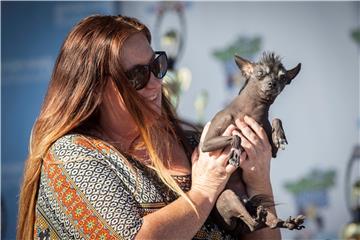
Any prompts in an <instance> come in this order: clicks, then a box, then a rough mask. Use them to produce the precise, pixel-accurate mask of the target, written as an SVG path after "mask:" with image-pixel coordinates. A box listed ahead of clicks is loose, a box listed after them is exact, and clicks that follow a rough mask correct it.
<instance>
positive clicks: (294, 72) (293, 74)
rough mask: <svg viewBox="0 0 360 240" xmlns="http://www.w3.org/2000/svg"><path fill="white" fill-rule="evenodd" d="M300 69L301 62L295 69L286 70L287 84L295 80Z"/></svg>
mask: <svg viewBox="0 0 360 240" xmlns="http://www.w3.org/2000/svg"><path fill="white" fill-rule="evenodd" d="M300 69H301V63H299V64H298V65H297V66H296V67H294V68H293V69H291V70H289V71H286V80H287V84H290V83H291V80H293V79H294V78H295V77H296V75H298V73H299V72H300Z"/></svg>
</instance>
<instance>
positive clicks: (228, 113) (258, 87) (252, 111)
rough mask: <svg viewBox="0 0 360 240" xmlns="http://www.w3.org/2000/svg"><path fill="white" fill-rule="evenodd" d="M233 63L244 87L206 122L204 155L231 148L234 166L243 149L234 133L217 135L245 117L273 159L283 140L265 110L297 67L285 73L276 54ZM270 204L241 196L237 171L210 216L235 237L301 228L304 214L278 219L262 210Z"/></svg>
mask: <svg viewBox="0 0 360 240" xmlns="http://www.w3.org/2000/svg"><path fill="white" fill-rule="evenodd" d="M235 62H236V64H237V66H238V67H239V68H240V71H241V73H242V76H243V77H244V78H245V83H244V86H243V87H242V88H241V90H240V91H239V94H238V96H236V97H235V99H234V100H233V101H232V102H231V103H230V104H229V105H228V106H227V107H225V108H224V109H223V110H221V111H220V112H218V113H217V114H216V115H215V117H214V118H213V119H212V120H211V124H210V126H209V130H208V132H207V134H206V136H205V139H204V141H203V143H202V145H201V149H202V151H204V152H209V151H214V150H218V149H223V148H224V147H227V146H231V148H232V149H231V151H230V156H229V163H230V164H233V165H235V166H239V158H240V154H241V152H242V151H243V149H242V147H241V139H240V137H239V136H237V135H233V136H222V134H223V132H224V131H225V129H226V128H227V127H228V126H229V125H230V124H234V125H235V120H236V119H243V117H244V116H245V115H247V116H250V117H252V118H253V119H254V120H255V121H257V122H258V123H259V124H260V125H261V126H262V127H263V129H264V130H265V132H266V134H267V136H268V139H269V142H270V144H271V147H272V156H273V157H276V154H277V151H278V149H279V148H280V149H284V147H285V145H286V144H287V140H286V137H285V133H284V130H283V127H282V123H281V120H280V119H277V118H275V119H274V120H273V121H272V125H271V124H270V122H269V120H268V113H269V108H270V106H271V104H272V103H273V102H274V100H275V98H276V97H277V96H278V95H279V94H280V93H281V91H282V90H283V89H284V87H285V86H286V85H288V84H290V83H291V81H292V80H293V79H294V78H295V77H296V75H297V74H298V73H299V71H300V68H301V64H300V63H299V64H298V65H297V66H296V67H294V68H293V69H291V70H286V69H285V68H284V66H283V65H282V63H281V60H280V57H279V56H277V55H275V53H266V52H265V53H263V56H262V58H261V60H260V61H259V62H256V63H253V62H251V61H249V60H246V59H244V58H242V57H240V56H237V55H235ZM270 206H274V203H273V200H272V198H271V197H269V196H266V195H255V196H251V197H250V198H249V196H247V193H246V190H245V187H244V185H243V183H242V179H241V168H240V169H239V170H238V171H236V172H235V173H234V174H233V175H232V176H231V178H230V180H229V182H228V184H227V186H226V189H225V190H224V191H223V192H222V193H221V194H220V196H219V198H218V200H217V202H216V207H215V208H214V210H213V215H214V216H215V218H216V220H217V221H218V223H220V224H221V225H223V227H224V228H225V229H226V230H228V231H229V232H231V233H233V234H236V235H238V234H242V233H247V232H252V231H255V230H258V229H260V228H263V227H271V228H276V227H280V228H288V229H291V230H292V229H298V230H300V229H302V228H304V226H302V224H303V222H304V218H305V217H304V216H302V215H299V216H297V217H296V218H292V217H289V218H288V219H287V220H285V221H283V220H281V219H278V218H277V217H276V216H274V214H272V213H271V212H270V211H268V210H267V208H268V207H270Z"/></svg>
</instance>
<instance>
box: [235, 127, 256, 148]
mask: <svg viewBox="0 0 360 240" xmlns="http://www.w3.org/2000/svg"><path fill="white" fill-rule="evenodd" d="M236 124H237V126H238V127H239V129H240V130H241V133H242V134H243V136H244V137H246V138H247V139H248V140H249V141H250V142H251V143H252V144H254V145H259V144H262V142H261V140H260V138H259V136H257V135H256V133H255V132H254V131H253V129H252V128H251V127H250V126H249V125H248V124H247V123H245V122H242V121H238V122H236Z"/></svg>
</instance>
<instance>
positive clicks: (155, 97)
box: [148, 94, 159, 101]
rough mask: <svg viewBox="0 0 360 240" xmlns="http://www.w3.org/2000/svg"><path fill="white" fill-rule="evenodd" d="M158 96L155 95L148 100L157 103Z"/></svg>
mask: <svg viewBox="0 0 360 240" xmlns="http://www.w3.org/2000/svg"><path fill="white" fill-rule="evenodd" d="M158 96H159V95H158V94H155V95H151V96H150V97H149V98H148V99H149V100H150V101H155V100H156V99H157V98H158Z"/></svg>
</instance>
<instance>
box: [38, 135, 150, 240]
mask: <svg viewBox="0 0 360 240" xmlns="http://www.w3.org/2000/svg"><path fill="white" fill-rule="evenodd" d="M71 142H72V143H69V144H68V145H66V144H61V143H58V145H55V146H54V147H53V148H52V150H51V151H50V153H51V158H53V160H55V161H58V162H60V164H45V166H44V167H45V169H44V170H45V171H46V172H47V173H48V176H49V185H52V187H53V189H54V192H55V193H56V195H57V201H58V202H59V205H61V206H62V207H63V209H64V211H65V213H66V214H67V216H68V218H69V221H70V222H71V223H72V225H73V227H74V228H75V229H76V230H77V231H78V232H80V233H82V234H83V235H84V237H85V238H88V239H133V238H134V237H135V235H136V233H137V232H138V231H139V229H140V227H141V226H142V223H143V219H142V216H143V213H142V211H143V210H142V208H141V207H140V205H139V204H138V202H137V201H136V200H135V197H134V196H133V193H132V191H131V190H129V189H128V186H127V184H125V183H124V181H123V180H122V179H121V177H120V176H119V172H117V171H116V168H114V166H112V165H111V164H110V162H109V161H106V156H105V155H104V154H102V153H101V152H100V151H96V150H94V149H91V148H90V149H89V148H86V147H84V146H82V145H79V144H74V143H73V141H71Z"/></svg>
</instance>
